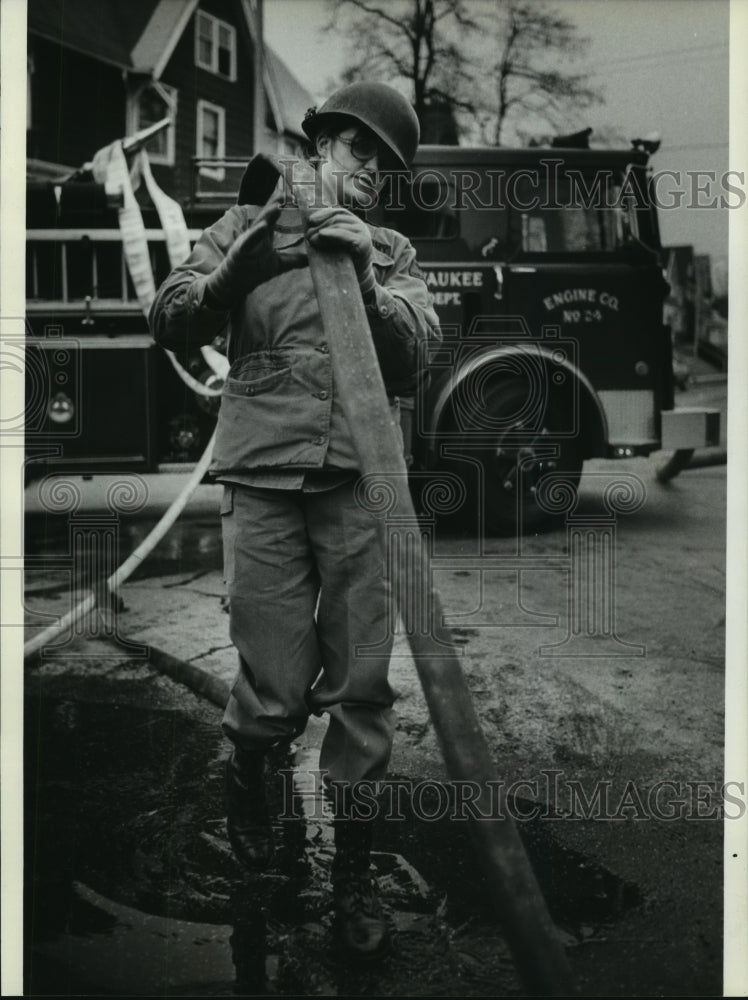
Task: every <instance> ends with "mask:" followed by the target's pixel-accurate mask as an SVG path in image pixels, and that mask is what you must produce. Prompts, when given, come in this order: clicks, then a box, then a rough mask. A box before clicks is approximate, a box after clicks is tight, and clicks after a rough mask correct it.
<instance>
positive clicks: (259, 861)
mask: <svg viewBox="0 0 748 1000" xmlns="http://www.w3.org/2000/svg"><path fill="white" fill-rule="evenodd" d="M264 771H265V756H264V754H262V753H259V752H256V751H255V752H249V751H247V750H240V749H239V748H238V747H237V748H236V749H234V752H233V753H232V754H231V755H230V757H229V758H228V760H227V761H226V782H225V794H226V830H227V832H228V835H229V842H230V844H231V846H232V848H233V849H234V854H235V855H236V856H237V858H238V859H239V861H241V862H242V864H244V865H246V866H247V868H266V867H267V865H268V864H269V862H270V859H271V858H272V856H273V850H274V845H273V828H272V827H271V825H270V815H269V813H268V806H267V799H266V797H265V773H264Z"/></svg>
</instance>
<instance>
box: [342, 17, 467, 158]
mask: <svg viewBox="0 0 748 1000" xmlns="http://www.w3.org/2000/svg"><path fill="white" fill-rule="evenodd" d="M331 5H332V16H331V20H330V24H329V26H328V27H331V28H334V29H335V30H337V31H339V32H341V33H343V34H345V36H346V37H347V39H348V50H349V56H350V61H349V65H348V66H347V68H346V69H345V70H344V72H343V80H344V81H345V82H350V81H352V80H357V79H362V78H365V77H369V78H374V79H378V80H388V81H393V82H399V83H400V84H401V85H402V86H403V87H406V88H408V89H410V91H411V93H410V95H409V96H410V98H411V100H412V103H413V107H414V108H415V111H416V114H417V115H418V119H419V121H420V122H421V124H422V126H423V124H424V123H425V122H426V121H427V120H428V118H429V114H430V112H432V111H433V110H435V109H436V110H437V111H438V110H443V111H446V112H447V113H449V112H451V111H453V110H454V109H455V108H461V109H463V110H464V111H467V112H473V111H474V106H473V102H472V100H471V98H470V96H469V94H470V89H471V87H472V79H471V76H470V75H469V73H468V71H467V69H466V66H467V62H468V60H467V57H466V54H465V41H466V38H467V37H468V36H469V34H470V33H471V32H472V31H474V30H475V29H476V28H477V23H476V21H475V20H474V19H473V17H471V16H470V13H469V8H470V4H469V2H466V0H379V2H372V0H331ZM455 141H456V135H455Z"/></svg>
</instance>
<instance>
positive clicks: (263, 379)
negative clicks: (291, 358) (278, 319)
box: [223, 352, 291, 396]
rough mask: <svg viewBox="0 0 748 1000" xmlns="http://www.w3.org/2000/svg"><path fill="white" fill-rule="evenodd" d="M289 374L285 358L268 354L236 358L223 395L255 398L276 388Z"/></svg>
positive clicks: (262, 353)
mask: <svg viewBox="0 0 748 1000" xmlns="http://www.w3.org/2000/svg"><path fill="white" fill-rule="evenodd" d="M290 373H291V366H290V365H289V364H288V363H287V362H286V359H285V358H283V359H282V358H278V357H277V356H274V355H273V354H271V353H270V352H267V353H265V352H261V353H257V354H250V355H247V356H245V357H243V358H237V360H236V361H234V363H233V364H232V365H231V369H230V370H229V374H228V378H227V379H226V385H225V386H224V389H223V393H224V395H225V396H257V395H260V393H263V392H269V391H270V390H271V389H274V388H275V387H276V386H278V385H279V384H280V383H281V382H282V381H283V379H284V378H285V377H286V376H287V375H289V374H290Z"/></svg>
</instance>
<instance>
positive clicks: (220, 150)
mask: <svg viewBox="0 0 748 1000" xmlns="http://www.w3.org/2000/svg"><path fill="white" fill-rule="evenodd" d="M196 152H197V155H198V157H199V158H201V159H222V158H223V157H224V156H225V155H226V112H225V111H224V109H223V108H221V107H219V106H218V105H217V104H211V103H210V102H209V101H198V102H197V150H196ZM200 173H201V174H202V175H203V176H204V177H212V178H213V179H214V180H217V181H222V180H223V178H224V175H225V171H224V169H223V167H214V166H210V165H209V166H201V167H200Z"/></svg>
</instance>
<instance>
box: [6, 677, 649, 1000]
mask: <svg viewBox="0 0 748 1000" xmlns="http://www.w3.org/2000/svg"><path fill="white" fill-rule="evenodd" d="M138 683H142V687H141V691H140V694H141V697H140V702H139V703H138V699H137V697H136V693H137V688H138ZM109 688H110V689H111V691H110V695H109V698H110V699H111V698H116V699H117V701H116V702H115V703H113V702H112V701H111V700H99V701H82V700H77V699H74V698H72V697H70V695H69V693H64V692H63V693H60V692H59V691H58V692H57V694H56V695H55V696H51V695H48V696H36V695H32V694H31V693H29V694H28V697H27V701H26V723H25V725H26V729H25V732H26V743H27V745H26V755H27V756H26V768H27V771H26V774H27V780H26V830H25V834H26V838H27V840H26V843H27V846H26V859H27V872H26V885H27V897H26V913H25V924H26V928H25V938H26V942H27V955H26V989H25V995H27V996H34V995H42V994H49V993H53V994H55V995H58V996H92V995H100V996H114V995H119V996H123V995H124V996H138V995H166V996H176V995H182V996H184V995H190V996H224V995H225V996H229V995H235V994H237V993H240V994H243V995H266V994H268V993H275V994H280V995H287V996H292V995H307V996H310V995H325V996H334V995H346V996H359V995H360V996H364V995H386V996H409V995H429V994H430V995H435V994H439V995H460V996H496V995H501V994H502V993H503V994H507V995H511V994H517V993H518V992H519V984H518V982H517V980H516V977H515V975H514V971H513V967H512V963H511V959H510V956H509V952H508V949H507V948H506V945H505V944H504V942H503V939H502V937H501V934H500V932H499V930H498V927H497V925H496V922H495V920H494V917H493V914H492V912H491V910H490V908H489V906H488V903H487V901H486V900H485V898H484V893H483V891H482V888H481V878H480V874H479V873H478V871H477V870H476V868H475V867H474V865H473V863H472V861H471V857H472V853H471V851H470V849H469V845H468V839H467V830H466V828H465V825H464V824H461V823H450V822H449V821H448V820H446V819H445V820H443V821H437V822H431V823H428V822H422V821H417V820H416V819H415V818H413V817H412V815H411V816H406V819H405V820H404V821H402V822H389V823H388V822H385V821H384V820H382V821H379V824H378V830H377V835H376V838H375V843H376V846H377V848H378V851H377V853H376V854H375V856H374V858H373V862H374V867H375V870H376V873H377V875H378V878H379V884H380V889H381V893H382V898H383V901H384V904H385V906H386V907H387V909H388V911H389V913H390V917H391V919H392V922H393V924H394V925H395V928H396V930H397V941H396V947H395V951H394V953H393V955H392V956H391V957H390V958H389V959H388V960H387V962H385V963H382V964H381V965H380V966H377V967H376V968H373V969H361V968H356V967H355V966H351V965H348V964H346V963H344V962H343V961H341V959H340V958H339V957H338V956H337V954H336V952H335V949H334V947H333V946H332V944H331V933H330V928H331V920H332V912H331V897H330V887H329V881H328V871H329V864H330V860H331V857H332V851H333V847H332V831H331V827H330V824H329V820H328V818H327V817H326V816H325V815H323V814H322V812H321V809H320V803H319V802H318V801H316V800H315V797H314V795H312V794H311V792H310V789H309V787H308V785H307V784H305V781H306V778H305V775H306V773H307V772H308V771H309V770H312V771H313V770H315V769H316V759H317V758H316V754H315V752H314V751H311V750H308V749H305V748H300V749H298V750H297V753H296V754H295V755H294V756H290V755H288V754H287V755H285V756H281V755H279V756H278V757H277V758H276V759H275V760H274V761H273V765H274V768H275V769H284V768H286V769H290V768H291V767H293V766H295V767H296V770H297V772H298V773H297V775H296V776H295V777H294V782H293V786H292V798H291V801H292V803H293V809H292V812H293V813H294V814H295V816H296V818H295V819H292V820H284V821H283V822H279V823H278V824H277V828H276V832H277V839H278V852H277V858H276V861H275V863H274V865H273V867H272V868H271V869H270V870H268V871H267V872H266V873H262V874H248V873H245V872H244V871H243V869H241V868H240V867H239V866H238V864H237V863H236V862H235V860H234V858H233V856H232V854H231V851H230V849H229V847H228V844H227V841H226V838H225V834H224V820H223V807H222V792H221V784H222V760H223V757H224V755H225V753H226V744H225V742H224V740H223V737H222V735H221V732H220V727H219V725H218V716H217V715H216V717H215V722H212V721H210V720H207V719H205V718H200V717H195V716H194V715H193V714H187V712H180V711H173V710H166V709H161V708H158V707H154V706H153V705H152V704H149V701H148V685H147V683H145V682H137V681H132V682H131V684H130V688H132V690H129V689H128V693H127V694H125V695H124V696H123V697H120V685H119V684H114V683H112V684H110V685H109ZM27 690H28V689H27ZM48 690H49V689H48ZM87 690H89V696H90V689H88V688H87ZM175 690H178V689H175ZM123 694H124V692H123ZM144 706H146V707H144ZM288 794H289V791H288V787H286V799H285V801H286V804H287V803H288ZM272 795H273V799H274V804H275V805H276V806H277V807H278V809H279V810H280V809H281V808H282V798H283V789H282V788H281V787H279V786H277V785H276V786H275V787H274V788H273V791H272ZM551 828H552V824H546V825H545V828H544V827H543V824H542V823H540V822H538V823H536V824H535V825H534V826H533V825H532V824H522V830H521V832H522V835H523V838H525V841H526V845H527V848H528V852H529V853H530V855H531V860H532V862H533V865H534V867H535V869H536V871H537V874H538V878H539V880H540V882H541V884H542V886H543V889H544V891H545V893H546V897H547V899H548V902H549V906H550V908H551V910H552V912H553V914H554V916H555V918H556V920H557V921H558V923H559V925H560V926H561V927H562V928H563V929H564V930H565V932H566V934H567V937H568V940H569V942H570V943H573V942H574V941H583V940H588V939H590V938H594V936H595V935H597V934H599V933H601V931H604V928H605V927H606V926H609V925H610V924H611V923H612V922H614V921H615V920H616V919H617V918H618V917H619V916H620V915H621V914H622V913H623V912H624V911H625V910H626V909H628V908H629V907H631V906H634V905H636V904H637V903H638V902H639V901H640V898H639V894H638V892H637V890H636V888H635V887H634V886H632V885H628V884H625V883H622V882H620V881H619V880H617V879H615V878H614V877H613V876H612V875H611V874H610V873H609V872H606V871H605V870H603V869H600V868H597V867H595V866H593V865H592V864H590V863H589V862H588V861H587V860H585V858H584V857H583V856H581V855H575V854H573V853H572V852H569V851H564V850H562V849H561V848H560V847H558V845H556V844H555V843H554V841H553V839H552V835H551ZM497 990H498V991H499V992H498V994H497V992H496V991H497Z"/></svg>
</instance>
